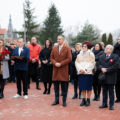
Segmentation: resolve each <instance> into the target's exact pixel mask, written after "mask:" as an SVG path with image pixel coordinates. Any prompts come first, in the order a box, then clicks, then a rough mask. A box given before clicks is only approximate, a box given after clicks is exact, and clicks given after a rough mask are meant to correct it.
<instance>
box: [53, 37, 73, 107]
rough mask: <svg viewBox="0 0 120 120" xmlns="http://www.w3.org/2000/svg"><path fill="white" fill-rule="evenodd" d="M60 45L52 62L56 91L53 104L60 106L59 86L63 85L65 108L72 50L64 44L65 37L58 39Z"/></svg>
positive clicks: (54, 49) (54, 52)
mask: <svg viewBox="0 0 120 120" xmlns="http://www.w3.org/2000/svg"><path fill="white" fill-rule="evenodd" d="M57 41H58V45H57V46H55V47H54V48H53V50H52V52H51V62H52V63H53V78H52V79H53V82H54V90H55V102H54V103H53V104H52V105H53V106H54V105H57V104H59V84H60V83H61V88H62V96H63V99H62V100H63V106H64V107H65V106H66V105H67V104H66V98H67V91H68V81H69V71H68V70H69V63H70V62H71V61H72V55H71V50H70V48H69V47H68V45H66V44H64V43H65V42H64V36H62V35H60V36H58V38H57Z"/></svg>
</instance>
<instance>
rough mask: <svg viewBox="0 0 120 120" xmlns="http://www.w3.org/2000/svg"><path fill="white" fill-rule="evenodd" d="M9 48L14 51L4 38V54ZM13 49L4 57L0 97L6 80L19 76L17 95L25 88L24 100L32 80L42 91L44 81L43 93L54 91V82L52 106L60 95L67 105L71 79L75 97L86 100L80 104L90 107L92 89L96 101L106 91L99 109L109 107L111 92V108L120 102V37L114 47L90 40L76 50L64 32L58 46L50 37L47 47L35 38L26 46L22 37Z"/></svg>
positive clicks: (0, 66) (0, 44) (0, 69)
mask: <svg viewBox="0 0 120 120" xmlns="http://www.w3.org/2000/svg"><path fill="white" fill-rule="evenodd" d="M11 45H13V44H11ZM5 48H7V49H8V50H10V48H9V46H5V45H4V41H3V40H2V39H0V54H2V53H3V51H4V49H5ZM11 48H12V51H11V50H10V51H11V53H10V54H6V55H5V56H4V57H3V58H1V59H0V98H3V97H4V94H3V91H4V86H5V80H6V79H8V78H11V79H13V80H14V81H15V79H16V84H17V94H16V95H15V96H14V98H19V97H21V96H22V89H23V96H24V99H28V89H30V82H31V79H32V81H34V82H36V89H38V90H41V88H40V86H39V82H40V81H41V82H43V84H44V92H43V94H50V93H51V86H52V84H53V85H54V91H55V101H54V102H53V104H52V106H55V105H57V104H59V98H60V96H62V101H63V104H62V105H63V106H64V107H65V106H67V103H66V100H67V94H68V86H69V82H71V83H73V84H74V96H73V97H72V99H76V98H78V96H79V99H82V102H81V103H80V106H90V99H91V93H92V89H93V91H94V98H93V101H100V95H101V90H102V96H103V97H102V105H101V106H100V107H99V108H107V107H108V103H107V100H108V93H109V109H110V110H114V103H115V102H116V103H118V102H120V61H119V59H120V38H118V42H117V43H116V44H115V45H114V46H112V45H107V46H106V47H105V48H104V44H103V43H102V42H100V43H97V44H95V45H94V46H93V45H92V43H91V42H89V41H84V42H83V43H76V44H75V51H73V50H72V49H71V48H70V47H69V46H68V44H67V43H66V41H65V38H64V36H63V35H59V36H58V37H57V44H54V47H53V45H52V41H51V40H46V41H45V45H44V47H43V48H41V46H40V45H38V44H37V39H36V38H35V37H32V38H31V42H29V43H27V44H26V45H25V43H24V40H23V39H22V38H21V39H19V40H18V43H17V46H16V47H13V46H12V47H11ZM21 81H22V83H23V88H22V86H21ZM60 85H61V87H60ZM59 87H60V88H61V92H60V89H59ZM114 88H115V93H116V98H117V99H116V100H114V98H115V95H114ZM78 90H79V93H78Z"/></svg>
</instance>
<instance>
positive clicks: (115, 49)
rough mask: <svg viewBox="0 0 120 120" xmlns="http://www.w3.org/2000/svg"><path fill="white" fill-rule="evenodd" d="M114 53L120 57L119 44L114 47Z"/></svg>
mask: <svg viewBox="0 0 120 120" xmlns="http://www.w3.org/2000/svg"><path fill="white" fill-rule="evenodd" d="M113 53H115V54H117V55H118V56H119V57H120V44H118V42H117V43H116V44H115V46H114V51H113Z"/></svg>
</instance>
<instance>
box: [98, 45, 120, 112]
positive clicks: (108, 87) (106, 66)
mask: <svg viewBox="0 0 120 120" xmlns="http://www.w3.org/2000/svg"><path fill="white" fill-rule="evenodd" d="M112 52H113V46H112V45H107V46H106V48H105V54H103V55H102V56H100V59H99V70H101V72H102V73H103V74H104V75H105V78H104V80H103V82H102V87H103V94H102V95H103V100H102V105H101V106H100V107H99V108H107V107H108V105H107V100H108V93H109V109H110V110H114V85H115V84H116V80H117V69H118V66H119V57H118V55H116V54H113V53H112Z"/></svg>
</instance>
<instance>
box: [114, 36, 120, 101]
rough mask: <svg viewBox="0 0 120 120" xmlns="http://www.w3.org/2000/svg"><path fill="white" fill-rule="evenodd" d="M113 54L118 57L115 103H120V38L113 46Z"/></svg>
mask: <svg viewBox="0 0 120 120" xmlns="http://www.w3.org/2000/svg"><path fill="white" fill-rule="evenodd" d="M113 53H115V54H117V55H118V56H119V68H118V70H117V82H116V85H115V91H116V98H117V99H116V100H115V102H116V103H119V102H120V37H119V38H118V42H117V43H116V44H115V45H114V51H113Z"/></svg>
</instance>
